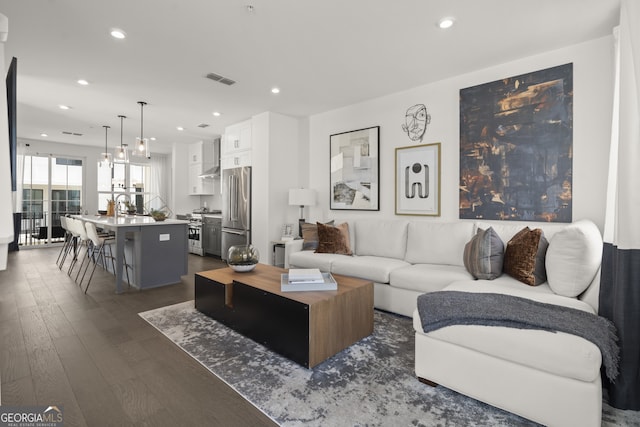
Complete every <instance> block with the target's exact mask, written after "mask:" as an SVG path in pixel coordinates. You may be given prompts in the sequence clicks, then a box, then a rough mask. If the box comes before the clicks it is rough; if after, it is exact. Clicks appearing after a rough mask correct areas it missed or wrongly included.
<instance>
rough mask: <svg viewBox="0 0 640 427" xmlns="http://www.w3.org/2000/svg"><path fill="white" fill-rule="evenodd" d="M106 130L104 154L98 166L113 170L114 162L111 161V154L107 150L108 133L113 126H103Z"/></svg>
mask: <svg viewBox="0 0 640 427" xmlns="http://www.w3.org/2000/svg"><path fill="white" fill-rule="evenodd" d="M102 127H103V128H104V153H101V154H100V160H98V166H100V167H102V168H112V167H113V162H112V161H111V153H109V150H108V149H107V132H108V130H109V128H110V127H111V126H102Z"/></svg>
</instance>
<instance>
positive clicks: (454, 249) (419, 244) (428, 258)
mask: <svg viewBox="0 0 640 427" xmlns="http://www.w3.org/2000/svg"><path fill="white" fill-rule="evenodd" d="M473 229H474V224H473V222H468V221H458V222H451V223H438V222H428V221H412V222H410V223H409V227H408V237H407V254H406V255H405V258H404V259H405V261H407V262H409V263H411V264H447V265H458V266H460V267H464V262H463V260H462V258H463V257H462V255H463V252H464V245H465V244H466V243H467V242H468V241H469V240H470V239H471V237H473Z"/></svg>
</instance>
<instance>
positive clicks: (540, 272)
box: [504, 227, 549, 286]
mask: <svg viewBox="0 0 640 427" xmlns="http://www.w3.org/2000/svg"><path fill="white" fill-rule="evenodd" d="M548 246H549V244H548V243H547V239H545V237H544V233H543V232H542V229H540V228H536V229H535V230H531V229H530V228H529V227H525V228H523V229H522V230H520V231H519V232H518V233H516V235H515V236H513V237H512V238H511V240H509V243H507V248H506V249H505V253H504V272H505V273H506V274H508V275H510V276H512V277H514V278H516V279H518V280H519V281H521V282H522V283H525V284H527V285H529V286H537V285H540V284H541V283H543V282H545V281H546V279H547V277H546V273H545V262H544V259H545V254H546V251H547V247H548Z"/></svg>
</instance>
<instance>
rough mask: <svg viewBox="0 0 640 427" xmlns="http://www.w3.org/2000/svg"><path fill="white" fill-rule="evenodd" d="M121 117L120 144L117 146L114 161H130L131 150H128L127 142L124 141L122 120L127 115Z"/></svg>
mask: <svg viewBox="0 0 640 427" xmlns="http://www.w3.org/2000/svg"><path fill="white" fill-rule="evenodd" d="M118 117H119V118H120V146H119V147H116V155H115V156H114V158H113V161H114V162H118V163H129V152H128V151H127V144H123V143H122V128H123V126H122V122H123V120H124V119H126V118H127V116H118Z"/></svg>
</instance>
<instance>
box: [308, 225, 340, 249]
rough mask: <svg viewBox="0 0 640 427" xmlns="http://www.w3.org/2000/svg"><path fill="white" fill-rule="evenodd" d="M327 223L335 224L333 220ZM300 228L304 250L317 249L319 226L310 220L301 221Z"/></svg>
mask: <svg viewBox="0 0 640 427" xmlns="http://www.w3.org/2000/svg"><path fill="white" fill-rule="evenodd" d="M325 224H327V225H333V221H329V222H327V223H325ZM300 230H302V233H301V234H302V236H301V237H302V239H303V242H302V250H303V251H315V250H316V249H317V248H318V241H319V240H318V226H317V225H316V224H311V223H309V222H301V223H300Z"/></svg>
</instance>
